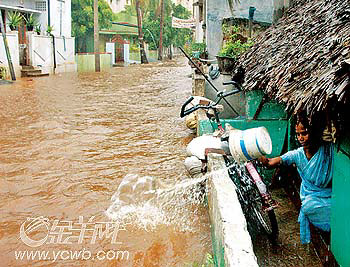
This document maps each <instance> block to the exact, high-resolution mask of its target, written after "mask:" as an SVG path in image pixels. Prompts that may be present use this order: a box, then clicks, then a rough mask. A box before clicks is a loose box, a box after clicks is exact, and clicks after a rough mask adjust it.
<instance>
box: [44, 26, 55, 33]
mask: <svg viewBox="0 0 350 267" xmlns="http://www.w3.org/2000/svg"><path fill="white" fill-rule="evenodd" d="M52 31H53V26H51V25H47V29H46V33H47V34H48V35H50V34H51V32H52Z"/></svg>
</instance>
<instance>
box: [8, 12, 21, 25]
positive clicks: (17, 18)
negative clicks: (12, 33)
mask: <svg viewBox="0 0 350 267" xmlns="http://www.w3.org/2000/svg"><path fill="white" fill-rule="evenodd" d="M7 19H8V21H9V26H10V28H11V30H14V29H16V28H17V27H18V26H19V25H20V24H21V23H22V20H23V16H22V15H21V13H19V12H17V11H14V12H12V11H11V12H9V13H8V17H7Z"/></svg>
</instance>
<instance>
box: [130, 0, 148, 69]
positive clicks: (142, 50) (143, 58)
mask: <svg viewBox="0 0 350 267" xmlns="http://www.w3.org/2000/svg"><path fill="white" fill-rule="evenodd" d="M133 2H135V8H136V14H137V27H138V35H139V43H140V55H141V64H147V63H148V60H147V56H146V51H145V45H144V42H143V33H142V11H141V0H135V1H133Z"/></svg>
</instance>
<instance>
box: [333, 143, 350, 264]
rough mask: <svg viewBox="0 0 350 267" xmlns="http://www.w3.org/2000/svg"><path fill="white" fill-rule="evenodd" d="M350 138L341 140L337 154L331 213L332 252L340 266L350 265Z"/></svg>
mask: <svg viewBox="0 0 350 267" xmlns="http://www.w3.org/2000/svg"><path fill="white" fill-rule="evenodd" d="M349 140H350V138H346V139H344V140H342V142H340V144H341V145H340V150H339V151H338V152H337V153H336V154H335V157H334V159H335V164H334V176H333V196H332V215H331V229H332V232H331V233H332V234H331V239H332V242H331V244H332V252H333V254H334V256H335V258H336V260H337V261H338V263H339V264H340V266H344V267H345V266H346V267H347V266H350V253H349V252H350V227H349V225H350V216H349V214H350V201H349V192H350V175H349V173H350V157H349V154H348V153H347V152H348V151H349V150H350V142H349Z"/></svg>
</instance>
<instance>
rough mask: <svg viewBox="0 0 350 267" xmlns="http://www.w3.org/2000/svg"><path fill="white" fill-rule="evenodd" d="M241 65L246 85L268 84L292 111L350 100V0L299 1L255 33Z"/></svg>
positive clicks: (249, 87)
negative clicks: (258, 33)
mask: <svg viewBox="0 0 350 267" xmlns="http://www.w3.org/2000/svg"><path fill="white" fill-rule="evenodd" d="M240 65H241V67H243V69H244V72H245V79H244V83H243V85H244V87H245V88H246V90H264V92H265V93H266V94H267V95H268V96H270V97H271V98H274V99H276V100H278V101H280V102H283V103H285V104H286V107H287V109H288V110H289V111H291V112H297V111H300V110H306V111H307V112H308V113H309V114H314V113H315V112H317V111H325V110H333V111H334V108H335V107H337V108H338V109H339V107H341V108H342V109H343V108H344V106H349V100H350V99H349V98H350V94H349V93H350V5H349V1H344V0H304V1H298V3H296V4H295V5H294V6H293V7H291V8H290V9H289V10H288V12H287V13H286V15H285V16H284V17H283V18H281V19H280V20H279V21H278V23H276V24H275V25H272V26H271V27H270V28H269V29H267V30H266V31H265V32H264V33H263V34H261V35H260V36H258V37H257V38H256V39H255V45H254V46H253V47H252V49H251V50H250V51H249V52H248V53H246V54H244V55H243V56H242V57H241V58H240Z"/></svg>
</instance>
